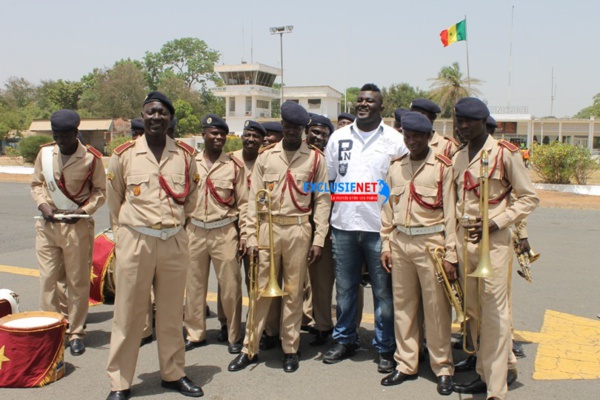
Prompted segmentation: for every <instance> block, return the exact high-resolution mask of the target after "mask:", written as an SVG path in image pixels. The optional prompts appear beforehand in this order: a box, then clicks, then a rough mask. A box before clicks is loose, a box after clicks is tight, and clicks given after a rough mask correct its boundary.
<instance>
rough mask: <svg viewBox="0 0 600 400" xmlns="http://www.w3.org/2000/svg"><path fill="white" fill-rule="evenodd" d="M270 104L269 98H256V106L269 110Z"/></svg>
mask: <svg viewBox="0 0 600 400" xmlns="http://www.w3.org/2000/svg"><path fill="white" fill-rule="evenodd" d="M270 104H271V103H270V102H269V101H268V100H256V108H262V109H265V110H268V109H269V105H270Z"/></svg>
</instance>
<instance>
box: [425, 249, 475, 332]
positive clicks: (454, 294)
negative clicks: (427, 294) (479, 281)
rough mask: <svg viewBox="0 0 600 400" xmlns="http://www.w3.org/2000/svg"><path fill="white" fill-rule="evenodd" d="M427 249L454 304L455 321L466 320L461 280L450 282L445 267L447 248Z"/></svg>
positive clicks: (447, 294) (438, 279)
mask: <svg viewBox="0 0 600 400" xmlns="http://www.w3.org/2000/svg"><path fill="white" fill-rule="evenodd" d="M427 251H429V255H430V256H431V258H432V259H433V262H434V264H435V269H436V271H435V278H436V279H437V281H438V282H439V283H440V285H442V287H443V288H444V293H446V297H447V298H448V302H449V303H450V304H451V305H452V307H453V308H454V310H455V312H456V320H455V321H454V323H461V324H462V323H463V322H465V321H466V319H467V318H466V317H465V314H464V312H463V303H464V300H465V297H464V294H463V291H462V288H461V286H460V281H459V280H458V279H457V280H455V281H454V282H450V280H449V279H448V275H447V274H446V270H445V269H444V256H445V255H446V249H444V248H443V247H435V248H433V249H432V248H430V247H429V246H427Z"/></svg>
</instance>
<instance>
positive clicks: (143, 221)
mask: <svg viewBox="0 0 600 400" xmlns="http://www.w3.org/2000/svg"><path fill="white" fill-rule="evenodd" d="M174 114H175V109H174V107H173V104H172V103H171V101H170V100H169V99H168V98H167V97H166V96H165V95H163V94H162V93H159V92H150V93H149V94H148V97H146V100H145V101H144V106H143V109H142V119H143V121H144V130H145V133H144V135H143V136H142V137H141V138H139V139H138V140H136V141H130V142H127V143H125V144H124V145H122V146H120V147H118V148H116V149H115V152H114V153H115V154H114V155H113V157H112V158H111V160H110V164H109V167H108V174H107V178H108V186H107V199H108V206H109V209H110V220H111V225H112V227H113V231H114V232H115V242H116V248H115V254H116V262H117V264H116V268H115V271H116V285H115V286H116V294H115V311H114V318H113V324H112V334H111V337H110V350H109V355H108V367H107V372H108V376H109V378H110V384H111V388H112V390H111V392H110V394H109V396H108V400H116V399H127V398H129V396H130V394H131V392H130V387H131V384H132V381H133V376H134V373H135V365H136V362H137V356H138V353H139V345H140V340H141V339H142V331H143V328H144V319H145V316H146V313H147V307H148V299H149V296H150V288H151V286H152V285H154V295H155V301H156V338H157V342H158V353H159V354H158V359H159V366H160V375H161V378H162V382H161V386H163V387H165V388H167V389H172V390H176V391H178V392H180V393H182V394H184V395H186V396H191V397H199V396H202V394H203V392H202V389H201V388H200V387H199V386H196V385H194V383H193V382H192V381H191V380H190V379H189V378H187V377H186V375H185V372H184V365H185V346H184V341H183V337H182V335H181V326H182V325H183V293H184V290H185V281H186V275H187V268H188V264H189V247H188V235H187V232H186V231H185V229H183V227H184V224H185V220H186V216H188V215H190V214H191V213H192V212H193V211H194V209H195V207H196V200H197V196H198V190H197V186H198V180H199V176H198V173H197V167H196V163H195V162H194V149H193V148H191V147H190V146H188V145H186V144H185V143H181V142H176V141H174V140H173V139H171V138H169V137H167V135H166V131H167V128H168V127H169V123H170V122H171V120H172V119H173V115H174Z"/></svg>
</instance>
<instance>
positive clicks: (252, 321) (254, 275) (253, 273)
mask: <svg viewBox="0 0 600 400" xmlns="http://www.w3.org/2000/svg"><path fill="white" fill-rule="evenodd" d="M254 204H255V205H256V238H257V240H258V239H259V238H260V222H261V221H260V220H261V218H260V216H261V214H264V215H266V216H267V217H268V221H267V222H268V226H269V245H268V246H260V244H259V246H258V247H257V250H268V251H269V281H268V283H267V286H266V287H265V288H264V289H263V290H262V291H261V292H259V287H258V251H256V252H252V253H251V254H250V270H249V271H248V275H249V276H248V279H249V280H250V293H248V298H249V300H248V317H247V319H246V330H247V331H248V346H247V348H248V357H250V358H253V357H254V355H256V354H257V353H258V345H259V341H260V338H259V333H258V332H256V330H257V328H258V326H257V321H256V309H257V305H258V299H259V298H261V297H282V296H285V295H287V293H286V292H284V291H283V290H281V287H280V286H279V283H278V282H277V276H276V274H275V241H274V240H273V211H272V202H271V194H270V193H269V191H268V190H266V189H261V190H259V191H258V192H256V196H255V197H254ZM260 206H263V207H262V209H260V208H261V207H260Z"/></svg>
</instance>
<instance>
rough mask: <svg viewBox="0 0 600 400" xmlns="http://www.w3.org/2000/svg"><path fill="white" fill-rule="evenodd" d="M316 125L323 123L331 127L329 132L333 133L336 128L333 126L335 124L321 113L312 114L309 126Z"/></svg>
mask: <svg viewBox="0 0 600 400" xmlns="http://www.w3.org/2000/svg"><path fill="white" fill-rule="evenodd" d="M315 125H322V126H325V127H327V128H328V129H329V133H330V134H331V133H333V131H335V128H334V127H333V124H332V123H331V121H330V120H329V118H327V117H326V116H324V115H319V114H312V115H311V117H310V123H309V124H308V126H315Z"/></svg>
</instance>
